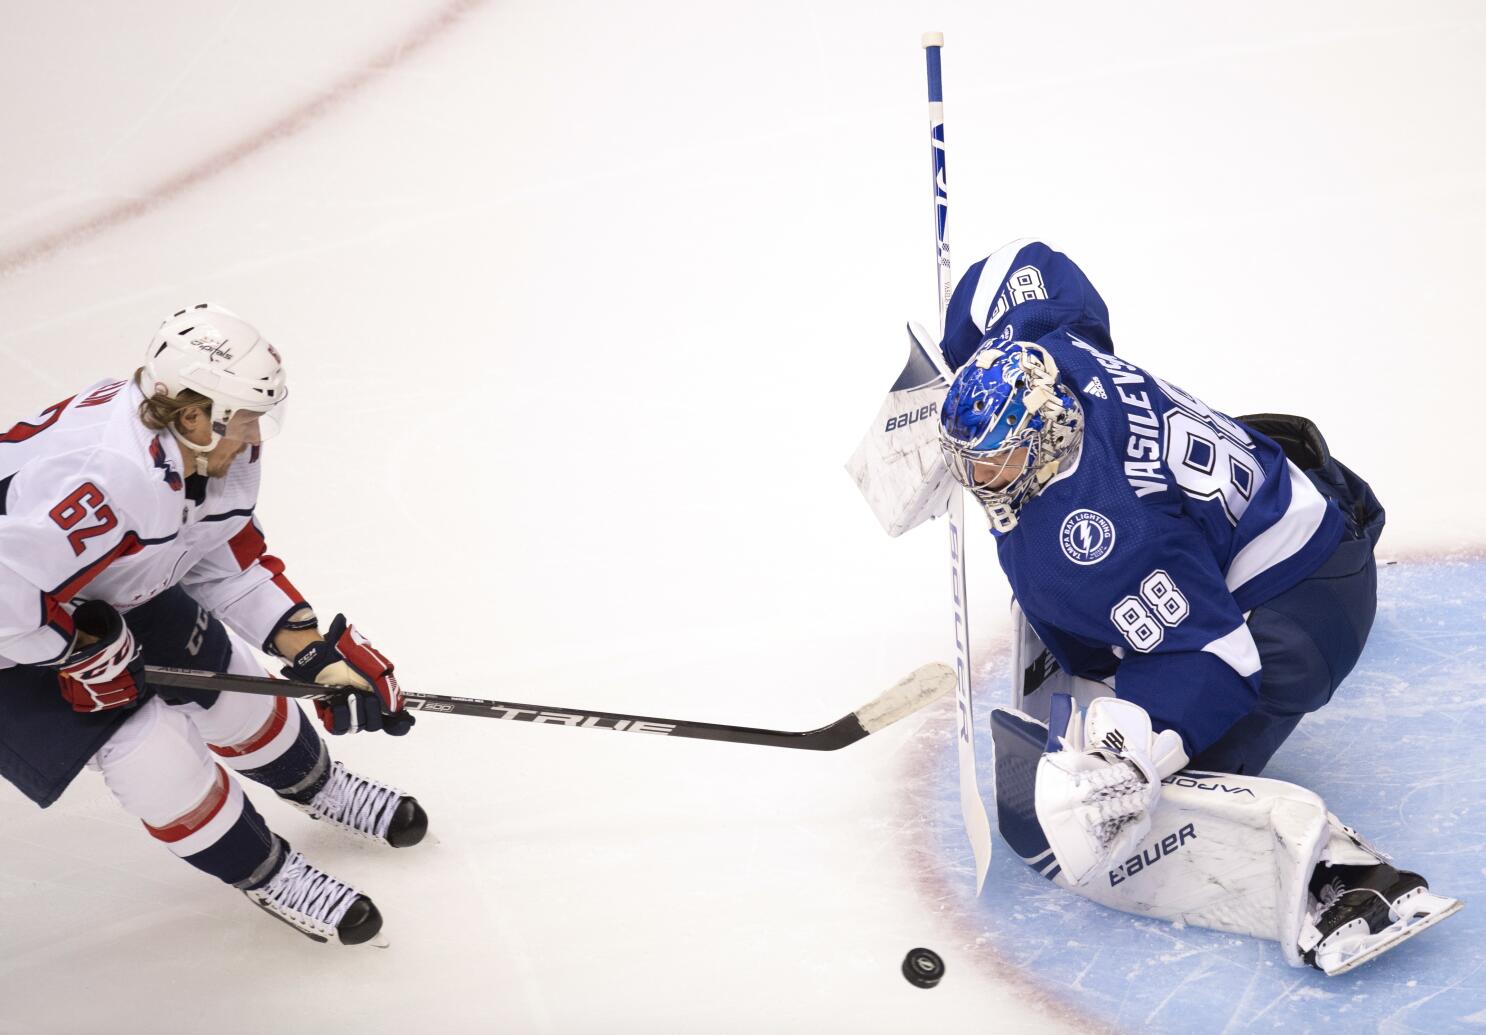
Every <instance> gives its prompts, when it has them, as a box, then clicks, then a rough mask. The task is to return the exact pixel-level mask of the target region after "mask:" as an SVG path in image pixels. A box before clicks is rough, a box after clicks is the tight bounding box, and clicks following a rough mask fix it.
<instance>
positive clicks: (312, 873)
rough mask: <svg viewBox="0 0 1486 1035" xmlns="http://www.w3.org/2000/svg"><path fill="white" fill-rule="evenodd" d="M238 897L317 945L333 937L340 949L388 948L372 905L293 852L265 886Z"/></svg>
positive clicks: (375, 908) (380, 922) (245, 892)
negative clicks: (352, 947) (368, 946)
mask: <svg viewBox="0 0 1486 1035" xmlns="http://www.w3.org/2000/svg"><path fill="white" fill-rule="evenodd" d="M243 894H245V895H247V896H248V899H249V900H250V901H251V902H252V903H253V904H254V905H256V906H258V908H260V909H262V910H263V911H264V912H266V913H270V914H272V915H273V916H275V917H277V918H278V919H280V920H282V921H284V923H286V924H288V925H289V926H290V927H293V928H294V929H295V930H297V931H299V932H300V933H302V934H304V935H306V936H308V937H310V938H313V939H314V940H315V941H317V942H328V941H330V939H331V938H336V939H338V940H339V941H340V943H341V944H342V945H361V944H363V943H366V942H371V943H372V944H374V945H378V946H383V947H385V946H386V944H387V940H386V939H385V938H382V937H381V931H382V914H381V913H380V912H379V911H378V910H377V907H376V904H375V903H373V902H372V900H371V899H369V898H367V897H366V896H365V895H363V894H361V893H360V892H359V891H357V890H356V889H355V888H353V887H351V886H350V885H349V884H342V883H341V882H340V881H338V880H336V879H335V878H334V877H331V876H330V875H329V874H328V873H325V872H324V871H322V870H320V869H318V868H316V867H315V866H312V865H311V864H310V863H309V862H307V861H306V860H305V858H304V856H303V855H300V854H299V853H298V852H295V851H293V850H292V849H291V850H290V853H289V857H288V858H287V859H286V860H285V861H284V864H283V865H282V866H280V867H279V869H278V872H276V873H275V874H274V875H273V878H272V879H271V880H269V882H268V883H267V884H265V885H263V886H262V887H261V888H254V889H251V890H248V891H244V892H243Z"/></svg>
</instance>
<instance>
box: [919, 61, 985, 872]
mask: <svg viewBox="0 0 1486 1035" xmlns="http://www.w3.org/2000/svg"><path fill="white" fill-rule="evenodd" d="M923 45H924V60H925V63H926V66H927V68H928V73H929V145H930V148H929V154H930V158H931V162H932V164H931V166H930V171H931V174H932V176H933V179H934V265H935V267H936V268H937V270H938V275H939V338H940V340H941V341H943V340H944V315H945V311H946V310H947V309H948V308H949V298H950V294H951V292H952V291H953V290H954V278H953V276H952V275H951V271H950V262H949V237H948V233H947V224H948V222H949V187H948V184H947V183H946V180H945V171H944V83H943V81H942V79H941V78H940V69H939V52H940V50H941V49H943V47H944V35H943V33H938V32H926V33H924V37H923ZM948 513H949V563H950V575H951V579H952V581H953V584H954V611H955V668H956V670H957V671H956V679H955V703H956V707H955V716H956V729H957V733H958V738H957V739H958V744H959V762H960V815H961V816H962V817H963V818H964V821H965V833H966V834H968V835H969V837H970V849H971V851H972V852H973V853H974V855H975V893H976V894H977V895H979V894H980V889H981V888H982V887H984V886H985V879H986V872H987V871H988V870H989V869H990V866H991V821H990V816H989V815H988V814H987V812H986V806H985V799H984V798H982V797H981V794H980V781H979V773H978V771H977V769H976V765H975V702H974V698H973V697H972V695H971V687H970V675H971V668H970V606H969V592H968V589H969V587H968V586H967V583H966V578H965V494H964V493H962V492H961V491H960V490H959V488H958V487H956V488H955V490H954V492H952V493H951V494H950V498H949V512H948Z"/></svg>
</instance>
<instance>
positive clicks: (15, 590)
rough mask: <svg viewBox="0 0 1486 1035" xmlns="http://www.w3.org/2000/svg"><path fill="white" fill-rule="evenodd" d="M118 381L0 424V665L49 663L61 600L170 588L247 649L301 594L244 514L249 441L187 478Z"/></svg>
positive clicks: (128, 600)
mask: <svg viewBox="0 0 1486 1035" xmlns="http://www.w3.org/2000/svg"><path fill="white" fill-rule="evenodd" d="M143 400H144V396H143V394H142V393H141V392H140V390H139V388H138V387H136V386H135V385H134V384H133V383H132V382H130V381H102V382H99V383H98V384H95V385H93V386H92V387H90V388H86V389H84V390H83V391H82V392H79V393H78V394H77V395H75V396H73V397H71V398H70V399H65V400H63V401H62V402H59V403H57V404H56V405H54V406H48V407H47V408H46V409H45V410H43V411H42V412H41V413H40V414H38V415H37V416H36V417H33V418H30V419H28V420H24V421H22V422H21V423H19V424H16V425H15V426H14V427H12V428H10V429H9V430H8V431H4V432H0V667H8V666H10V665H13V664H17V663H20V664H46V663H49V662H55V661H57V660H58V659H59V658H60V657H61V656H62V654H63V653H64V652H65V651H66V649H67V646H68V643H69V641H70V639H71V636H72V620H71V618H70V609H71V605H72V602H73V601H74V600H82V599H95V600H104V601H107V602H108V603H110V604H112V605H114V607H116V608H118V609H119V610H120V611H128V610H129V609H130V608H132V607H136V606H138V605H139V604H141V603H143V602H144V601H146V600H149V599H150V598H152V597H154V596H155V595H157V594H158V593H160V592H161V591H163V590H165V589H166V588H168V587H170V586H173V585H176V584H178V583H179V584H181V585H182V586H184V587H185V588H186V589H188V590H189V591H190V593H191V595H192V596H193V597H194V598H195V599H196V600H197V601H198V602H199V603H201V604H202V605H203V606H205V607H207V608H208V609H210V610H211V611H213V612H214V613H216V614H217V615H218V617H220V618H221V619H222V620H223V621H224V622H225V623H226V624H227V625H229V626H230V627H232V628H233V629H235V630H236V631H237V632H238V633H240V634H241V635H243V636H244V637H246V638H247V640H248V642H250V643H252V644H254V645H255V646H262V645H264V644H265V643H266V641H267V640H268V638H269V637H270V636H271V635H272V634H273V632H274V630H275V629H276V627H277V626H278V624H279V622H280V620H281V619H282V618H283V617H284V616H285V615H286V614H288V613H289V612H290V611H292V610H294V609H295V608H296V607H298V606H299V605H300V604H301V603H303V599H302V598H301V597H300V595H299V593H298V592H297V591H296V590H295V589H294V587H293V586H292V585H291V584H290V583H289V582H288V580H287V579H285V578H284V577H283V566H282V565H281V564H280V563H279V561H278V560H277V559H276V558H274V557H271V556H269V555H267V554H266V553H265V552H264V542H263V534H262V531H261V529H260V528H259V526H258V524H257V523H256V521H255V520H254V516H253V508H254V506H255V505H256V503H257V499H258V481H259V472H260V469H261V463H260V460H261V455H260V454H261V450H260V447H257V446H253V447H250V448H249V449H248V450H247V451H245V452H244V453H242V454H240V455H239V456H238V457H237V459H236V461H235V462H234V463H233V465H232V467H231V469H230V470H229V472H228V474H227V476H226V477H225V478H210V479H208V478H202V477H199V476H193V477H191V478H189V479H188V478H187V477H186V476H185V472H184V471H183V470H182V468H183V460H182V457H181V447H180V446H179V445H178V444H177V443H176V442H175V440H174V438H173V436H172V435H171V434H170V432H168V431H161V432H152V431H150V430H149V429H148V428H146V427H145V426H144V424H143V423H142V422H141V421H140V419H139V414H138V411H139V405H140V403H141V402H142V401H143Z"/></svg>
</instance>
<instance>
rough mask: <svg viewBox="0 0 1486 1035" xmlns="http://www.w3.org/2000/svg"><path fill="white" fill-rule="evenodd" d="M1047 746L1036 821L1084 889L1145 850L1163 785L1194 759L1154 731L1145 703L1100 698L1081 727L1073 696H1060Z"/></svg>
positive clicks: (1176, 739)
mask: <svg viewBox="0 0 1486 1035" xmlns="http://www.w3.org/2000/svg"><path fill="white" fill-rule="evenodd" d="M1047 746H1048V750H1047V753H1046V754H1044V755H1043V756H1042V758H1041V759H1040V760H1039V761H1038V763H1037V782H1036V787H1035V789H1034V800H1035V803H1036V809H1037V822H1038V823H1039V825H1041V827H1042V831H1043V833H1044V834H1046V835H1047V841H1048V846H1049V847H1051V848H1052V850H1053V856H1054V857H1055V858H1056V859H1057V860H1058V864H1059V865H1060V866H1061V867H1062V869H1063V875H1064V876H1065V877H1067V879H1068V880H1069V881H1070V882H1072V883H1073V885H1074V886H1075V887H1077V886H1078V885H1081V884H1083V883H1084V882H1085V881H1087V880H1088V879H1089V878H1090V877H1092V876H1093V875H1094V874H1095V873H1096V872H1098V871H1099V870H1100V869H1103V868H1108V867H1109V866H1111V865H1112V864H1113V863H1114V862H1115V860H1117V859H1122V858H1124V857H1125V855H1126V854H1128V853H1129V852H1130V851H1131V850H1133V849H1134V848H1135V847H1136V846H1137V845H1138V844H1140V842H1141V840H1142V839H1143V838H1144V837H1145V835H1146V834H1147V833H1149V831H1150V828H1151V817H1150V813H1151V810H1152V809H1154V808H1155V806H1156V802H1157V801H1159V800H1160V798H1161V781H1162V780H1163V779H1164V778H1165V777H1167V776H1170V775H1171V774H1172V773H1174V772H1176V771H1177V770H1179V769H1181V767H1182V766H1184V765H1186V764H1187V753H1186V750H1185V749H1184V748H1183V746H1182V739H1181V737H1180V736H1178V735H1177V734H1176V733H1175V732H1173V731H1171V730H1163V731H1162V732H1161V733H1160V734H1155V733H1152V731H1151V717H1150V716H1149V715H1147V714H1146V711H1145V709H1144V708H1142V707H1140V705H1138V704H1135V703H1133V702H1131V701H1121V700H1119V699H1118V698H1114V697H1099V698H1096V699H1095V700H1094V701H1093V702H1092V703H1091V704H1090V705H1089V707H1088V711H1087V713H1086V714H1085V715H1084V717H1083V721H1082V722H1080V721H1079V714H1078V711H1077V709H1076V708H1075V707H1073V704H1072V699H1071V698H1070V697H1068V696H1067V695H1066V694H1055V695H1054V697H1053V703H1052V715H1051V717H1050V719H1049V722H1048V745H1047Z"/></svg>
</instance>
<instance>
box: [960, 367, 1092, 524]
mask: <svg viewBox="0 0 1486 1035" xmlns="http://www.w3.org/2000/svg"><path fill="white" fill-rule="evenodd" d="M1082 434H1083V410H1082V408H1081V407H1080V406H1079V404H1078V400H1077V399H1076V398H1074V396H1073V393H1071V392H1070V391H1069V390H1068V389H1067V388H1065V387H1064V386H1063V385H1061V384H1059V383H1058V364H1057V363H1056V362H1055V361H1054V360H1053V357H1052V356H1051V355H1050V354H1049V353H1048V351H1047V350H1046V349H1044V348H1043V347H1042V346H1040V345H1034V344H1032V343H1030V342H1023V341H1016V342H1009V343H1008V342H1001V341H992V342H988V343H986V344H984V345H982V346H981V347H980V348H979V349H977V350H976V352H975V354H974V355H973V356H971V357H970V361H969V362H968V363H966V364H965V365H964V366H963V367H962V368H961V369H960V371H959V373H957V374H955V379H954V381H953V382H952V383H951V384H950V386H949V392H948V394H946V395H945V397H944V406H943V408H942V409H941V410H940V412H939V445H940V448H941V449H942V450H943V451H944V460H945V463H946V464H947V465H948V466H949V471H950V474H952V475H953V476H954V478H955V480H956V481H958V482H959V483H960V484H961V485H963V486H965V488H967V489H969V490H970V491H971V492H972V493H974V495H975V498H976V499H978V500H979V501H980V504H981V506H982V507H984V508H985V512H986V516H987V517H989V518H990V522H991V527H992V528H993V529H995V530H996V531H997V532H1010V531H1011V530H1012V529H1013V528H1015V527H1016V514H1017V511H1018V510H1020V509H1021V508H1022V506H1023V505H1025V504H1026V502H1027V501H1028V500H1030V499H1031V498H1032V497H1033V496H1035V495H1037V492H1038V491H1039V490H1040V489H1041V488H1042V486H1043V485H1045V484H1046V483H1047V482H1048V481H1050V480H1051V479H1052V477H1053V475H1055V474H1057V473H1058V469H1059V467H1060V465H1061V464H1062V463H1063V461H1065V460H1067V459H1068V458H1070V457H1072V456H1074V455H1076V454H1077V452H1078V447H1079V442H1080V440H1081V437H1082Z"/></svg>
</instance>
